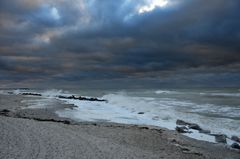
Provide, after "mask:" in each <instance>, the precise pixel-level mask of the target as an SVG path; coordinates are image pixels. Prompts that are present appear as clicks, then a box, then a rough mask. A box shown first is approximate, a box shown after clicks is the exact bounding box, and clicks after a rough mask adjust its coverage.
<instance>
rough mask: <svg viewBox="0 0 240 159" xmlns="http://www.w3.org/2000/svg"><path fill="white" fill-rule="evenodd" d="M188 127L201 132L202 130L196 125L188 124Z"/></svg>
mask: <svg viewBox="0 0 240 159" xmlns="http://www.w3.org/2000/svg"><path fill="white" fill-rule="evenodd" d="M188 127H189V128H190V129H194V130H202V128H201V127H200V126H199V125H198V124H194V123H190V124H189V125H188Z"/></svg>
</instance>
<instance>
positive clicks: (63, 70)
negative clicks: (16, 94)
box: [0, 0, 240, 85]
mask: <svg viewBox="0 0 240 159" xmlns="http://www.w3.org/2000/svg"><path fill="white" fill-rule="evenodd" d="M149 1H150V0H141V1H140V0H119V1H113V0H105V1H98V0H91V1H89V0H77V1H76V0H75V1H74V0H70V1H63V0H60V1H57V0H44V1H40V0H37V1H30V0H13V1H1V2H0V28H1V30H0V72H1V77H0V79H1V80H5V81H6V80H8V81H9V82H10V81H16V80H17V81H28V80H29V81H34V80H42V81H44V83H48V82H47V81H49V82H52V81H59V83H61V82H64V81H70V82H74V81H75V82H76V81H81V80H91V79H94V80H97V79H99V80H100V79H101V80H107V79H108V80H109V79H112V80H113V79H114V80H117V79H123V80H125V81H127V80H132V79H134V80H135V79H139V80H146V79H151V80H156V81H162V83H165V82H166V83H168V84H169V83H171V82H173V83H177V81H178V82H179V83H181V80H182V81H191V82H198V81H199V80H195V79H202V80H204V79H206V78H211V79H213V77H214V76H216V75H219V76H221V79H222V81H225V83H227V82H229V81H234V82H235V83H236V84H239V83H237V82H236V81H237V80H236V78H238V76H237V74H239V73H240V72H239V70H240V64H239V63H240V45H239V44H240V29H239V28H240V21H239V19H240V2H239V1H236V0H229V1H225V0H211V1H202V0H183V1H177V0H169V1H168V5H167V6H166V7H164V8H160V7H159V8H158V7H156V8H155V9H153V10H152V11H149V12H145V13H142V14H140V13H139V12H138V11H139V8H141V7H142V6H143V5H148V4H149V3H148V2H149ZM185 77H186V78H187V79H186V78H185ZM173 79H177V80H173ZM228 79H229V81H228ZM205 81H206V80H205ZM208 81H209V82H208V83H209V84H210V85H211V83H212V82H213V81H214V80H208ZM222 81H220V83H221V82H222ZM153 83H156V82H153ZM183 83H184V82H183Z"/></svg>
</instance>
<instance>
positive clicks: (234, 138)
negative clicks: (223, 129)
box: [231, 136, 240, 143]
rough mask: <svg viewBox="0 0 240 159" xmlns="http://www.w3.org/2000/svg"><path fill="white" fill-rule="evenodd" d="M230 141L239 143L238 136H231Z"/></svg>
mask: <svg viewBox="0 0 240 159" xmlns="http://www.w3.org/2000/svg"><path fill="white" fill-rule="evenodd" d="M231 140H233V141H236V142H239V143H240V138H239V137H238V136H232V137H231Z"/></svg>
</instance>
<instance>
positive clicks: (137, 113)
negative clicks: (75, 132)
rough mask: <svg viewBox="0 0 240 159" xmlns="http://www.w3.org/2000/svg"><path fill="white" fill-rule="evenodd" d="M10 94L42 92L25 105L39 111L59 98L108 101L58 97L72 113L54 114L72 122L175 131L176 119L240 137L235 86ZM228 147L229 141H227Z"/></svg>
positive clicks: (201, 137)
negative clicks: (147, 126) (115, 124)
mask: <svg viewBox="0 0 240 159" xmlns="http://www.w3.org/2000/svg"><path fill="white" fill-rule="evenodd" d="M7 91H8V92H9V91H12V92H13V93H14V94H19V93H24V92H32V93H41V94H42V95H43V97H44V98H41V99H39V98H38V99H36V100H34V99H32V98H31V100H30V99H29V101H28V100H27V101H24V102H25V103H26V104H27V105H28V106H29V107H31V108H41V107H45V106H46V105H47V102H51V99H55V98H57V96H59V95H63V96H71V95H75V96H84V97H96V98H99V99H105V100H107V102H98V101H80V100H74V99H59V98H58V99H59V100H62V101H63V102H64V103H66V104H74V105H75V106H76V107H75V108H74V109H65V110H60V111H57V112H56V113H57V114H58V115H59V116H60V117H67V118H71V119H73V120H76V121H80V122H82V121H88V122H111V123H112V122H113V123H123V124H136V125H150V126H158V127H163V128H167V129H170V130H174V129H175V128H176V120H178V119H180V120H184V121H187V122H191V123H196V124H198V125H199V126H200V127H201V128H203V129H204V130H210V131H211V134H226V135H227V136H228V137H229V138H230V137H231V136H232V135H236V136H240V89H239V88H189V89H134V90H131V89H127V90H114V89H111V90H92V89H91V90H82V89H65V90H57V89H53V90H42V89H14V90H6V89H5V90H1V92H0V93H6V92H7ZM185 135H187V136H189V137H192V138H195V139H198V140H205V141H209V142H215V138H214V136H212V135H207V134H202V133H198V131H194V130H193V133H187V134H185ZM228 143H229V144H231V140H228Z"/></svg>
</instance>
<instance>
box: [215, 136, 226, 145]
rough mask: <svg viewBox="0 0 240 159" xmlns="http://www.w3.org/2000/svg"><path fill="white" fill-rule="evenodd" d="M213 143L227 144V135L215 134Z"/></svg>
mask: <svg viewBox="0 0 240 159" xmlns="http://www.w3.org/2000/svg"><path fill="white" fill-rule="evenodd" d="M214 136H215V141H216V142H217V143H227V135H224V134H217V135H216V134H215V135H214Z"/></svg>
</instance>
